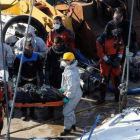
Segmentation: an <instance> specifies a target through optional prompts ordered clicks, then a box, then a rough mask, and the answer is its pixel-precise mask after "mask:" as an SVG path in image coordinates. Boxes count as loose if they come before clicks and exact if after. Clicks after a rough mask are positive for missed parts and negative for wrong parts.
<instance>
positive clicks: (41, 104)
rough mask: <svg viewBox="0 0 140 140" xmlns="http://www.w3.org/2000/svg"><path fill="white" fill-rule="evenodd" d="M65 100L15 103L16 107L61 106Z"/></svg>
mask: <svg viewBox="0 0 140 140" xmlns="http://www.w3.org/2000/svg"><path fill="white" fill-rule="evenodd" d="M63 104H64V102H63V101H55V102H46V103H25V104H23V103H15V104H14V107H18V108H19V107H47V106H61V105H63Z"/></svg>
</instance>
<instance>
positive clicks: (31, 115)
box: [30, 108, 38, 120]
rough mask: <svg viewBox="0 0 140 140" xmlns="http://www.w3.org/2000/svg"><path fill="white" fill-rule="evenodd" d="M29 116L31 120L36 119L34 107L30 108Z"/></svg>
mask: <svg viewBox="0 0 140 140" xmlns="http://www.w3.org/2000/svg"><path fill="white" fill-rule="evenodd" d="M30 117H31V118H32V119H33V120H37V119H38V118H37V116H36V114H35V108H30Z"/></svg>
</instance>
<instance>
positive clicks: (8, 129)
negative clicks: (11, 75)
mask: <svg viewBox="0 0 140 140" xmlns="http://www.w3.org/2000/svg"><path fill="white" fill-rule="evenodd" d="M34 2H35V1H34V0H32V4H31V6H30V9H31V10H30V15H29V20H28V26H27V31H26V35H25V42H24V44H23V50H22V51H23V53H22V56H21V61H20V65H19V71H18V76H17V82H16V87H15V90H14V97H13V105H12V108H11V113H10V117H9V123H8V128H7V133H6V140H8V133H9V131H10V124H11V118H12V114H13V111H14V103H15V99H16V93H17V87H18V83H19V79H20V73H21V68H22V61H23V57H24V50H25V43H26V41H27V34H28V30H29V25H30V22H31V15H32V11H33V6H34Z"/></svg>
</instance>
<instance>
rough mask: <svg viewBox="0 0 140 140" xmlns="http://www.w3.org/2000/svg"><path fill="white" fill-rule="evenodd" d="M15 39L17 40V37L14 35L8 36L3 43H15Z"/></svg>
mask: <svg viewBox="0 0 140 140" xmlns="http://www.w3.org/2000/svg"><path fill="white" fill-rule="evenodd" d="M17 41H18V39H17V38H16V37H15V36H8V37H7V38H6V40H5V43H6V44H12V43H15V42H17Z"/></svg>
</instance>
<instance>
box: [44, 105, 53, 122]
mask: <svg viewBox="0 0 140 140" xmlns="http://www.w3.org/2000/svg"><path fill="white" fill-rule="evenodd" d="M53 117H54V107H48V114H47V116H46V117H44V118H43V120H44V121H47V120H50V119H52V118H53Z"/></svg>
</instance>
